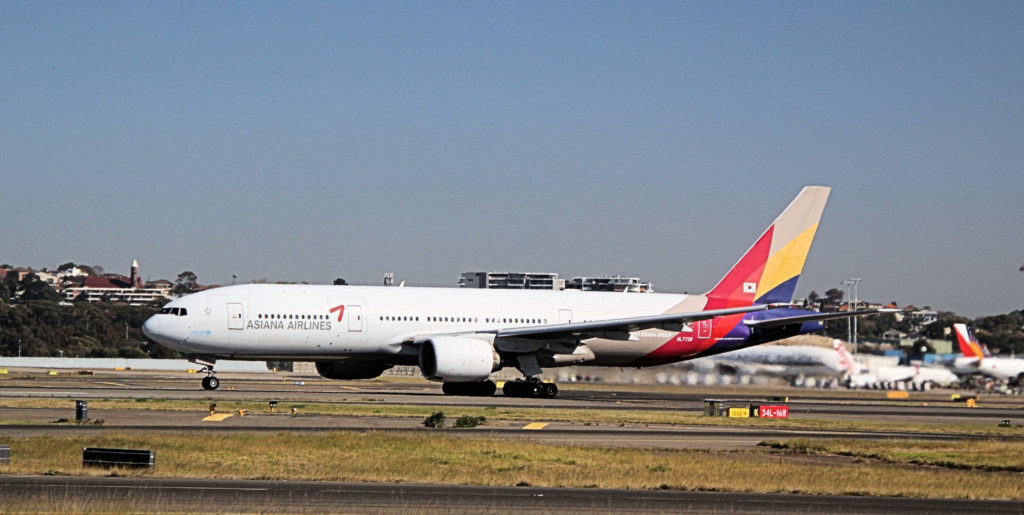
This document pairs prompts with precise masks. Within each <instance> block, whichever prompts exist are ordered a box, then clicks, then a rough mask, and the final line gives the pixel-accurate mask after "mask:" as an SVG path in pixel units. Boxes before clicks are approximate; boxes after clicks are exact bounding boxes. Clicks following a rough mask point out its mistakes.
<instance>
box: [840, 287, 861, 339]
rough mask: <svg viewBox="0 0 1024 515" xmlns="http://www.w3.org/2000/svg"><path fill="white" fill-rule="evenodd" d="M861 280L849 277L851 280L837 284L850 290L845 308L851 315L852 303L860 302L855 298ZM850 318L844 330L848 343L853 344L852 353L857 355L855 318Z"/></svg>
mask: <svg viewBox="0 0 1024 515" xmlns="http://www.w3.org/2000/svg"><path fill="white" fill-rule="evenodd" d="M862 280H863V279H861V278H860V277H851V278H849V279H847V280H845V281H842V282H840V283H839V284H845V285H846V286H847V287H848V288H849V290H850V299H849V303H848V304H847V306H849V308H848V313H853V306H854V303H856V302H857V301H859V300H860V299H858V298H857V283H859V282H861V281H862ZM850 318H851V319H852V320H851V321H849V322H847V323H846V330H847V334H848V335H849V337H848V341H850V342H852V343H853V353H854V354H856V353H857V317H850Z"/></svg>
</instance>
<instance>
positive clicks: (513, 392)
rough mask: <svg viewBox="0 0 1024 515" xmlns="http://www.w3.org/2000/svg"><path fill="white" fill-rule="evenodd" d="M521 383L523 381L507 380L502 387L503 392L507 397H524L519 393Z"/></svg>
mask: <svg viewBox="0 0 1024 515" xmlns="http://www.w3.org/2000/svg"><path fill="white" fill-rule="evenodd" d="M520 384H522V381H505V386H502V387H501V393H502V394H504V395H505V397H522V395H520V394H519V385H520Z"/></svg>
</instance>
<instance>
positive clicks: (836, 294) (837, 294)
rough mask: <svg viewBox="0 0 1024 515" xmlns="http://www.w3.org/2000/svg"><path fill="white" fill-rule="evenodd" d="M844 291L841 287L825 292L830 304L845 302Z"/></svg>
mask: <svg viewBox="0 0 1024 515" xmlns="http://www.w3.org/2000/svg"><path fill="white" fill-rule="evenodd" d="M843 297H844V293H843V290H840V289H839V288H832V289H830V290H828V291H826V292H825V299H826V300H828V303H829V304H835V305H837V306H838V305H839V304H842V303H843Z"/></svg>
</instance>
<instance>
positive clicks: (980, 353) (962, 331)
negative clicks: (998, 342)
mask: <svg viewBox="0 0 1024 515" xmlns="http://www.w3.org/2000/svg"><path fill="white" fill-rule="evenodd" d="M953 332H955V333H956V341H957V343H958V344H959V345H960V352H962V353H963V354H964V357H966V358H979V359H980V358H988V357H991V355H990V354H989V352H988V349H986V348H984V347H982V346H981V345H980V344H979V343H978V339H977V338H975V337H974V333H972V332H971V329H970V328H968V327H967V324H953Z"/></svg>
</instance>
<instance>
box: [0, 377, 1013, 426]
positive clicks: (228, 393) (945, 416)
mask: <svg viewBox="0 0 1024 515" xmlns="http://www.w3.org/2000/svg"><path fill="white" fill-rule="evenodd" d="M44 374H45V373H44ZM44 374H40V375H33V376H32V377H31V379H28V378H24V377H16V378H10V379H7V380H4V381H3V382H2V383H0V384H2V386H3V390H4V391H3V393H2V395H0V398H3V397H49V398H67V399H81V400H88V399H138V398H149V399H153V398H159V399H167V400H196V401H202V402H206V403H208V402H210V401H213V402H216V401H217V400H227V399H230V400H250V401H270V400H277V401H295V402H305V403H344V404H367V405H377V404H386V405H414V406H415V405H429V406H438V407H442V408H444V407H464V406H475V407H499V408H501V407H530V408H538V409H550V410H556V411H557V410H566V409H569V410H581V409H602V410H660V411H677V412H693V413H699V412H702V411H703V408H704V406H703V403H704V400H705V399H709V398H711V399H722V400H749V401H751V402H760V403H764V402H766V401H767V399H768V397H770V396H780V395H784V396H788V397H789V400H788V403H787V404H788V405H789V410H790V411H789V415H790V417H791V418H794V419H801V418H816V419H829V420H863V419H870V420H876V421H879V420H880V421H892V422H921V423H948V424H966V425H986V426H990V425H995V424H998V423H1000V422H1002V421H1003V420H1010V421H1011V423H1014V424H1019V423H1022V422H1024V399H1020V398H1017V397H1005V396H994V395H989V396H983V397H982V398H981V399H979V405H978V407H974V408H969V407H966V406H965V405H964V403H953V402H950V400H949V399H950V395H949V393H950V392H941V393H939V392H913V393H911V394H909V398H907V399H887V398H886V396H885V392H880V391H847V390H814V389H788V390H779V391H763V390H759V389H756V388H751V387H748V388H739V387H733V388H708V387H701V388H693V387H686V386H676V387H663V386H657V387H656V386H651V387H646V386H633V385H624V386H611V385H601V386H593V385H573V384H568V385H562V389H561V391H560V392H559V395H558V397H557V398H555V399H522V398H513V397H505V396H503V395H501V394H497V395H495V396H493V397H458V396H446V395H443V394H442V393H441V391H440V385H438V384H436V383H429V382H427V381H425V380H416V379H410V380H405V381H398V382H396V381H391V382H385V381H331V380H325V379H322V378H309V377H299V378H297V377H293V376H282V375H265V374H264V375H258V376H254V375H242V374H239V375H232V374H219V377H221V380H222V384H223V386H222V388H221V389H219V390H215V391H207V390H203V389H201V388H200V387H199V384H198V383H199V379H200V377H201V376H198V375H196V374H184V373H179V374H170V373H149V372H121V373H118V374H109V373H106V374H103V375H97V376H84V377H83V376H72V375H64V376H56V377H53V376H47V375H44Z"/></svg>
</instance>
